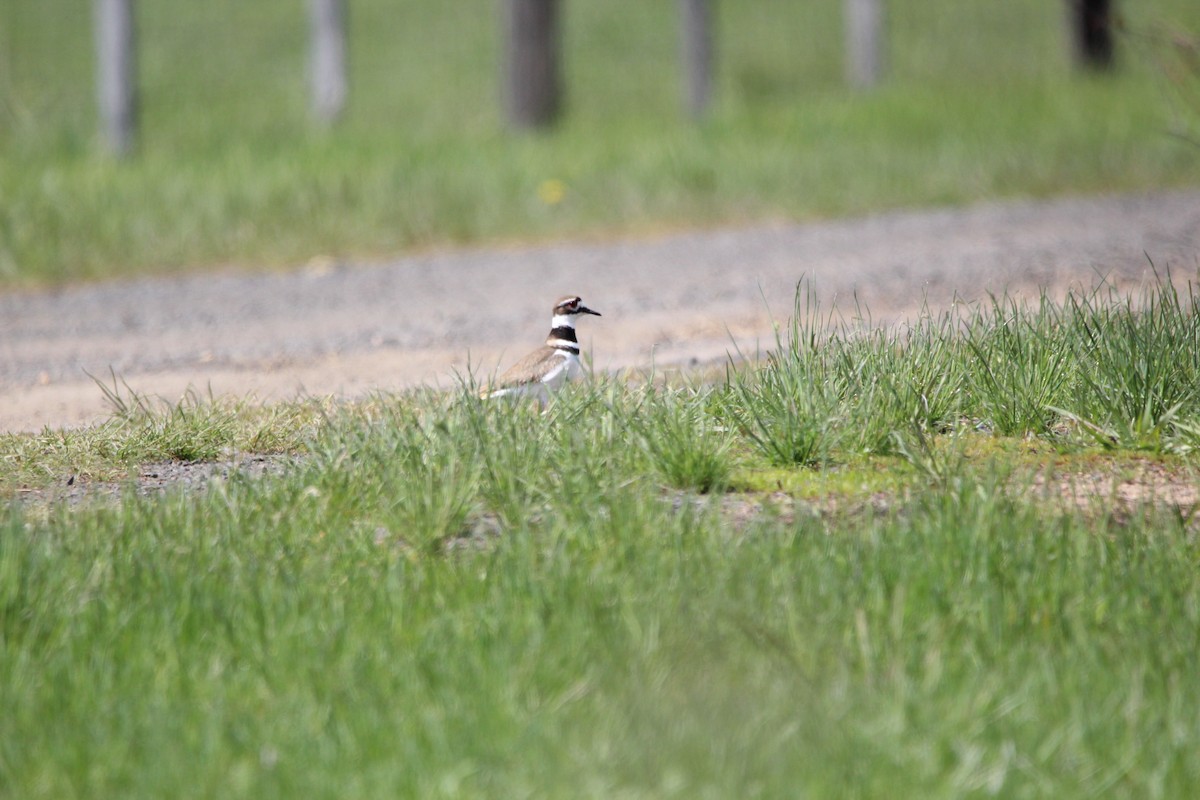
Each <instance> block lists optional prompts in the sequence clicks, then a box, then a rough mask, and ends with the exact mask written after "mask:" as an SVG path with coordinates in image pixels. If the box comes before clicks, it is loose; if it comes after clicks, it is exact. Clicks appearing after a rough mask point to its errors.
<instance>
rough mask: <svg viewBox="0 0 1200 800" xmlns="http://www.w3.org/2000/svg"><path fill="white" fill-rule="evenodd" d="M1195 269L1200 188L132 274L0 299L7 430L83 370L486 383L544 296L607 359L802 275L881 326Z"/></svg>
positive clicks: (78, 388) (615, 364) (298, 383)
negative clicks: (565, 311)
mask: <svg viewBox="0 0 1200 800" xmlns="http://www.w3.org/2000/svg"><path fill="white" fill-rule="evenodd" d="M1151 261H1152V262H1153V264H1154V265H1155V267H1156V268H1157V269H1158V270H1159V271H1160V272H1164V271H1165V270H1166V269H1168V268H1169V269H1170V270H1171V271H1172V272H1173V274H1174V276H1175V277H1176V278H1182V279H1189V278H1194V277H1195V276H1196V274H1197V272H1198V270H1200V190H1189V191H1175V192H1160V193H1153V194H1145V195H1123V196H1113V197H1100V198H1074V199H1060V200H1052V201H1037V202H1007V203H989V204H984V205H978V206H974V207H970V208H964V209H951V210H931V211H906V212H896V213H887V214H879V215H874V216H867V217H860V218H855V219H843V220H834V221H814V222H773V223H766V224H761V225H756V226H751V227H742V228H730V229H721V230H705V231H695V232H684V233H674V234H669V235H662V236H657V237H653V238H639V239H624V240H617V241H584V242H564V243H551V244H536V245H511V246H503V247H487V248H475V249H459V250H446V251H439V252H429V253H419V254H413V255H405V256H402V257H399V258H397V259H395V260H393V261H390V262H387V263H379V264H350V263H342V262H340V261H337V260H336V259H330V258H318V259H314V260H313V261H312V262H311V263H309V264H307V265H305V266H302V267H300V268H298V269H296V270H293V271H290V272H287V273H244V272H237V271H233V270H224V271H221V272H219V273H217V274H203V275H188V276H183V277H164V278H145V279H138V280H124V281H116V282H111V283H105V284H99V285H84V286H68V287H63V288H57V289H52V290H44V291H30V292H14V293H9V294H4V295H0V431H31V430H40V429H42V428H44V427H50V428H60V427H71V426H80V425H87V424H90V423H94V422H96V421H98V420H101V419H103V418H104V417H106V416H107V415H108V413H109V411H110V409H109V407H108V406H107V404H106V400H105V397H104V393H103V392H102V391H101V390H100V388H99V387H98V386H97V385H96V382H95V380H93V378H92V377H89V375H90V376H95V377H96V378H98V379H102V380H105V381H106V382H109V383H111V381H112V377H111V376H113V375H115V376H116V377H117V379H118V380H119V381H121V382H123V383H124V384H127V385H128V387H129V388H130V389H132V390H134V391H136V392H139V393H141V394H144V395H148V396H151V397H156V396H157V397H163V398H165V399H167V400H169V401H172V400H176V399H178V398H179V397H181V396H182V395H183V394H184V392H186V391H187V390H188V389H189V388H190V389H193V390H197V391H200V392H201V393H208V392H209V391H211V392H212V393H213V394H214V395H233V396H237V397H246V396H253V397H255V398H257V399H259V400H261V401H263V402H269V401H274V400H286V399H292V398H295V397H297V396H310V395H319V396H327V395H328V396H334V397H339V398H353V397H357V396H362V395H364V394H367V393H370V392H373V391H392V390H397V389H403V388H407V387H411V386H416V385H421V384H426V385H443V386H445V385H451V384H452V383H453V382H454V381H455V380H456V375H461V374H465V373H466V372H467V371H468V370H472V371H474V372H475V373H476V375H478V376H480V377H486V376H487V375H488V374H491V373H493V372H495V371H497V369H502V368H503V367H505V366H507V365H508V364H509V363H511V362H512V361H514V360H516V359H517V358H518V357H520V356H521V355H522V354H523V353H524V352H525V351H526V350H528V349H531V348H532V347H534V346H536V345H538V344H540V342H541V340H542V338H543V337H544V336H545V332H546V330H545V329H546V327H547V323H548V320H547V316H548V313H549V308H550V305H551V304H552V302H553V301H554V299H555V298H557V297H558V296H560V295H563V294H568V293H577V294H579V295H581V296H582V297H583V298H584V299H585V300H586V301H587V303H588V304H589V305H590V306H592V307H593V308H596V309H599V310H600V311H602V312H603V314H604V316H603V317H602V318H599V319H593V318H589V319H588V320H586V321H585V322H584V324H583V325H582V326H581V331H580V333H581V340H582V342H583V345H584V349H585V350H589V351H591V353H592V356H593V362H594V366H595V367H596V368H597V369H601V370H612V369H618V368H623V367H646V366H649V365H651V364H656V365H660V366H673V365H687V364H694V363H699V362H707V361H712V360H714V359H719V358H722V357H723V356H724V355H725V354H726V353H727V352H728V351H730V350H731V349H733V343H734V342H736V343H737V346H738V347H740V348H741V350H742V351H743V352H749V353H753V352H755V350H756V349H757V348H759V347H760V346H761V347H763V348H768V347H770V346H771V345H772V343H773V341H774V334H773V328H772V325H773V323H774V322H777V321H782V320H784V319H786V317H787V316H788V315H789V314H790V312H791V310H792V301H793V297H794V293H795V287H796V285H797V283H798V282H799V281H801V280H805V279H807V280H809V281H811V283H812V285H813V286H814V287H815V289H816V292H817V295H818V297H819V298H820V300H821V302H822V303H823V305H825V306H827V305H828V304H829V303H831V302H836V303H837V305H838V307H839V308H841V309H842V310H844V311H852V310H853V308H854V303H855V300H856V299H857V301H858V302H860V303H861V304H863V305H865V306H866V307H867V308H869V309H870V311H871V314H872V318H873V320H874V321H875V322H878V323H885V324H886V323H890V322H895V321H898V320H901V319H903V318H905V317H908V316H911V315H913V314H914V313H916V311H917V310H918V309H919V307H920V305H921V304H922V303H923V302H928V304H929V305H930V307H932V308H934V309H937V308H939V307H944V306H945V305H946V304H948V303H951V302H954V301H955V300H956V299H959V300H966V301H971V300H976V299H979V298H982V297H985V296H986V293H987V292H1000V291H1004V290H1008V291H1010V292H1013V293H1017V294H1026V295H1036V293H1037V292H1039V291H1042V290H1045V291H1049V292H1050V293H1051V294H1056V295H1058V294H1061V293H1063V292H1065V291H1066V290H1067V289H1068V288H1069V287H1072V286H1075V287H1084V288H1087V287H1090V286H1092V285H1094V284H1095V283H1096V282H1097V280H1098V279H1099V278H1100V277H1101V276H1104V277H1106V278H1108V279H1109V280H1112V281H1114V282H1116V283H1118V284H1120V285H1133V284H1136V283H1137V282H1139V281H1143V280H1147V279H1150V278H1152V277H1153V271H1152V269H1151Z"/></svg>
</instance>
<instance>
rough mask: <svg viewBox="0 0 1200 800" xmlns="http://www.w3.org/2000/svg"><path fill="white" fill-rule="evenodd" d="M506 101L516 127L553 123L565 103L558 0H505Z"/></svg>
mask: <svg viewBox="0 0 1200 800" xmlns="http://www.w3.org/2000/svg"><path fill="white" fill-rule="evenodd" d="M504 16H505V19H504V28H505V30H504V37H505V62H506V63H505V86H504V103H505V107H506V111H507V114H508V121H509V124H510V125H512V126H513V127H514V128H535V127H542V126H546V125H549V124H550V123H552V122H554V120H555V119H557V118H558V114H559V110H560V108H561V105H562V82H561V79H560V77H559V52H558V51H559V33H558V0H505V1H504Z"/></svg>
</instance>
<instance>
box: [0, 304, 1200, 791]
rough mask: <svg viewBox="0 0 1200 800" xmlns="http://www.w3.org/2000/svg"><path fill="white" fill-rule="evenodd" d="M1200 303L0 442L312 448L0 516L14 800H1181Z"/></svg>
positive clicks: (964, 323) (829, 338) (129, 411)
mask: <svg viewBox="0 0 1200 800" xmlns="http://www.w3.org/2000/svg"><path fill="white" fill-rule="evenodd" d="M1197 311H1200V298H1197V297H1196V296H1194V295H1191V294H1188V293H1186V292H1185V293H1183V294H1177V293H1175V292H1174V291H1173V290H1171V289H1170V288H1169V287H1168V286H1167V285H1166V284H1163V285H1160V286H1159V287H1157V288H1156V289H1153V290H1151V291H1149V292H1147V293H1146V294H1144V295H1142V296H1140V297H1138V298H1135V299H1133V300H1125V299H1122V298H1120V297H1118V296H1116V295H1114V294H1110V293H1109V292H1108V291H1107V290H1106V289H1104V288H1101V289H1100V290H1098V291H1097V292H1094V293H1087V294H1075V295H1072V296H1070V297H1069V298H1068V300H1067V301H1066V302H1064V303H1061V304H1060V303H1054V302H1050V301H1048V300H1047V301H1044V302H1042V303H1040V304H1034V305H1030V306H1025V305H1015V304H1013V303H1011V302H1009V301H1008V300H1007V299H1006V298H1003V297H1001V298H997V299H996V302H995V305H994V307H992V308H990V309H989V308H983V309H979V308H973V309H964V308H962V307H959V308H958V309H956V310H954V311H951V312H947V313H946V314H944V315H940V316H935V317H929V318H927V319H925V320H924V321H923V322H922V323H920V324H918V325H915V326H913V327H910V328H907V329H904V330H900V331H892V332H886V331H875V332H866V331H863V330H860V329H858V328H857V327H856V326H855V324H853V323H849V322H846V323H841V324H838V323H837V317H836V315H833V314H832V312H831V311H830V310H828V309H821V308H819V307H816V306H815V304H813V303H812V302H811V300H810V299H809V298H808V297H807V296H804V295H802V296H801V297H800V298H799V302H798V303H797V315H796V317H795V319H794V320H793V321H792V322H791V323H790V324H788V325H785V326H784V327H783V328H782V330H781V333H780V342H779V348H778V349H777V350H776V351H775V353H774V355H772V356H770V357H769V358H767V359H766V360H764V361H762V362H760V363H758V364H754V365H749V366H746V367H744V368H741V369H739V370H734V371H731V372H730V373H729V375H728V376H727V377H726V378H725V379H724V380H720V381H718V382H716V383H715V384H713V385H703V386H688V385H686V384H683V383H680V382H679V381H677V380H675V381H667V382H663V381H655V382H651V383H649V384H643V385H640V386H636V385H629V384H626V383H623V382H620V381H617V380H613V379H597V380H596V381H595V382H593V383H590V384H583V385H579V386H577V387H573V391H568V392H565V393H563V394H562V395H560V396H559V397H558V398H557V399H556V400H555V402H554V403H552V404H551V406H550V407H549V409H548V410H547V412H546V413H538V410H537V408H536V407H530V406H509V405H506V404H497V403H481V402H480V401H478V400H477V399H475V395H474V394H473V393H472V392H470V391H469V390H466V388H465V389H464V391H461V392H450V393H446V394H433V393H417V394H411V395H403V396H394V397H391V396H380V397H377V398H375V399H374V400H372V401H369V402H363V403H360V404H357V405H352V406H342V407H337V406H319V405H314V404H300V405H295V406H280V407H274V408H266V409H263V408H255V407H250V406H245V405H240V404H220V403H218V404H215V405H214V404H213V403H211V402H208V401H201V400H196V401H195V402H189V403H186V404H184V405H181V406H178V407H174V408H169V409H155V408H152V407H149V406H147V405H145V404H144V403H139V402H138V401H137V400H136V398H130V397H127V396H126V397H119V396H115V397H114V403H115V405H116V406H117V409H116V410H117V412H118V413H116V414H115V415H114V417H113V419H112V420H111V421H110V422H109V423H108V424H106V425H104V426H101V427H99V428H93V429H90V430H87V431H77V432H54V433H51V432H47V433H44V434H40V435H20V436H17V435H7V436H3V437H0V487H2V491H3V492H4V493H5V494H6V495H8V496H10V497H11V496H12V494H13V492H14V491H15V489H16V488H17V487H18V486H26V487H36V486H46V485H48V484H49V483H50V482H52V481H60V480H61V477H62V476H63V475H65V474H76V475H79V476H80V478H81V479H84V480H86V479H89V478H90V479H99V478H106V479H110V480H111V479H114V478H115V476H117V475H119V474H120V473H121V472H122V471H123V470H124V469H125V468H127V466H128V465H129V464H131V463H134V464H136V463H145V462H148V461H149V462H152V461H155V460H163V459H170V458H175V459H199V460H208V459H213V458H219V457H222V455H223V454H225V453H227V452H228V451H230V450H231V449H232V450H239V451H246V450H259V451H283V452H288V453H292V454H294V455H295V456H296V458H297V462H296V465H295V466H294V467H293V468H292V469H290V470H289V471H288V472H287V473H286V474H284V475H281V476H277V477H272V478H264V479H257V480H252V479H248V478H242V477H238V476H236V475H234V476H233V477H231V478H229V479H228V480H224V481H218V482H217V483H215V484H213V485H210V487H209V488H208V490H207V491H205V492H202V493H195V492H190V493H189V492H185V491H182V490H180V491H175V492H172V493H169V494H167V495H166V496H158V497H149V498H147V497H139V496H137V495H135V494H133V493H132V492H130V493H128V494H127V495H126V496H124V497H123V498H120V499H116V500H104V499H101V500H97V501H95V502H92V503H84V504H83V505H81V506H79V507H70V506H66V505H62V504H56V503H53V502H50V503H47V502H43V501H36V500H35V501H32V502H26V503H12V502H9V503H7V504H6V505H5V507H4V509H3V511H0V720H2V721H3V722H2V724H0V796H4V797H14V798H16V797H20V798H43V797H44V798H56V799H57V798H70V797H87V798H102V797H123V798H134V797H178V798H186V797H214V796H220V797H230V798H236V797H247V798H251V797H252V798H271V797H295V796H304V797H331V798H332V797H337V798H356V797H421V798H427V797H447V798H450V797H453V798H461V797H514V796H524V797H564V796H565V797H604V798H608V797H629V798H637V797H647V798H651V797H653V798H660V797H687V798H694V797H738V798H741V797H781V798H782V797H789V798H790V797H828V796H838V797H842V796H848V797H878V798H894V797H931V798H932V797H946V798H950V797H955V798H957V797H964V796H1000V797H1058V798H1074V797H1094V796H1104V797H1130V798H1163V797H1166V798H1173V797H1177V798H1187V797H1191V796H1192V795H1193V794H1194V790H1195V787H1196V786H1197V785H1200V749H1198V748H1197V742H1200V671H1197V670H1196V669H1195V663H1194V662H1195V657H1196V653H1197V651H1198V648H1200V529H1198V527H1197V524H1198V522H1197V518H1196V516H1195V513H1196V499H1195V488H1196V486H1197V483H1198V480H1200V464H1198V463H1197V461H1196V457H1195V453H1196V448H1197V446H1200V398H1198V396H1197V394H1196V392H1195V391H1194V387H1195V386H1196V385H1197V381H1200V315H1198V314H1197ZM830 320H832V321H833V322H834V323H835V324H834V326H833V329H832V332H829V328H828V327H827V326H826V325H825V323H826V322H827V321H830ZM1134 356H1136V357H1134ZM1146 474H1152V475H1157V476H1159V478H1161V479H1163V480H1160V481H1159V482H1158V483H1154V482H1151V481H1146V480H1145V479H1144V476H1145V475H1146ZM1138 475H1143V478H1142V479H1140V482H1139V479H1138V477H1137V476H1138ZM1096 476H1099V478H1098V479H1097V478H1096ZM1126 480H1130V481H1133V482H1134V483H1136V484H1137V485H1139V486H1141V487H1142V488H1143V489H1144V490H1145V491H1146V494H1144V495H1143V496H1142V497H1141V499H1140V500H1139V499H1133V500H1131V499H1129V498H1128V497H1125V498H1124V499H1122V497H1119V496H1118V494H1117V491H1116V490H1117V487H1118V484H1120V483H1121V482H1122V481H1126ZM1097 485H1098V486H1099V488H1096V487H1097ZM1088 487H1092V488H1088ZM1188 492H1191V494H1188Z"/></svg>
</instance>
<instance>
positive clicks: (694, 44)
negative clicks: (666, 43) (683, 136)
mask: <svg viewBox="0 0 1200 800" xmlns="http://www.w3.org/2000/svg"><path fill="white" fill-rule="evenodd" d="M712 10H713V0H679V15H680V47H681V50H682V54H683V81H684V85H683V105H684V108H685V109H686V110H687V113H688V114H689V115H690V116H691V117H692V119H701V118H703V117H704V116H705V115H706V114H707V113H708V108H709V105H710V104H711V103H712V84H713V30H712Z"/></svg>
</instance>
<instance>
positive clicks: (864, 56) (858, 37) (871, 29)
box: [845, 0, 885, 89]
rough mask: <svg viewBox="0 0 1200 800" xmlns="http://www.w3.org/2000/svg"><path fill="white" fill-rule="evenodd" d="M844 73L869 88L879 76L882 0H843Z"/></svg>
mask: <svg viewBox="0 0 1200 800" xmlns="http://www.w3.org/2000/svg"><path fill="white" fill-rule="evenodd" d="M845 14H846V77H847V79H848V80H849V82H850V85H851V86H854V87H855V88H858V89H869V88H871V87H872V86H875V85H877V84H878V83H879V82H880V81H881V80H882V79H883V70H884V58H885V57H884V52H883V48H884V40H883V39H884V37H883V28H884V9H883V0H845Z"/></svg>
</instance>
